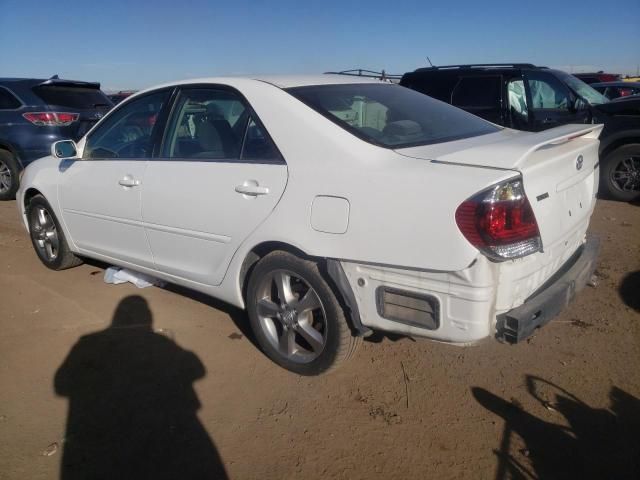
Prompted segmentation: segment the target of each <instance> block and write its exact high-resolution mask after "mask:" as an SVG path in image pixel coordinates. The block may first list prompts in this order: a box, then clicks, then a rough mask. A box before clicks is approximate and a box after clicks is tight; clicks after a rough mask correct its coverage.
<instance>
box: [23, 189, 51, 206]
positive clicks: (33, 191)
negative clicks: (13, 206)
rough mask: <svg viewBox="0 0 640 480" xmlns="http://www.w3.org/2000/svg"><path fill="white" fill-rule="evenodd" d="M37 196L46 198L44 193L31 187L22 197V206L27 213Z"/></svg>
mask: <svg viewBox="0 0 640 480" xmlns="http://www.w3.org/2000/svg"><path fill="white" fill-rule="evenodd" d="M36 195H42V196H43V197H44V195H43V194H42V192H41V191H40V190H38V189H37V188H35V187H29V188H27V189H26V190H25V192H24V195H23V197H22V206H23V208H24V211H25V212H26V211H27V207H28V206H29V203H30V202H31V199H32V198H33V197H35V196H36ZM45 198H46V197H45Z"/></svg>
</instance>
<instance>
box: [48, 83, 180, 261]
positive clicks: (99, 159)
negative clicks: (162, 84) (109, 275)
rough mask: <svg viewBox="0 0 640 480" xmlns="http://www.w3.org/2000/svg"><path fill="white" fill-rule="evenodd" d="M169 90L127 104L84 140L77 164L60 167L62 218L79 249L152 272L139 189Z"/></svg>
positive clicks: (72, 162)
mask: <svg viewBox="0 0 640 480" xmlns="http://www.w3.org/2000/svg"><path fill="white" fill-rule="evenodd" d="M170 95H171V90H164V91H156V92H153V93H150V94H147V95H144V96H142V97H139V98H137V99H135V100H132V101H130V102H127V103H126V104H123V105H122V106H121V107H119V108H118V109H117V110H116V111H114V112H113V113H112V114H111V115H109V117H108V118H105V120H104V122H102V123H101V124H100V125H99V126H98V127H96V129H95V130H94V131H93V132H91V134H90V135H89V136H88V137H87V139H86V143H85V146H84V151H83V158H82V159H81V160H77V161H73V160H65V161H63V162H62V163H61V164H60V171H61V174H60V177H59V178H60V180H59V185H58V196H59V199H60V204H61V206H62V212H63V219H64V222H65V223H66V225H67V228H68V229H69V233H70V235H71V238H72V239H73V241H74V243H75V244H76V245H77V246H78V247H79V248H81V249H82V250H84V251H86V252H90V253H97V254H99V255H105V256H108V257H111V258H115V259H119V260H124V261H126V262H130V263H134V264H137V265H142V266H146V267H150V268H153V261H152V259H151V252H150V249H149V243H148V241H147V238H146V234H145V230H144V227H143V225H142V216H141V208H142V203H141V189H142V187H143V185H144V174H145V169H146V166H147V159H148V158H149V157H150V156H151V153H152V151H153V145H154V142H155V139H156V138H157V136H158V135H157V134H158V131H157V130H158V129H159V127H156V121H157V119H158V117H159V115H160V113H161V112H162V111H163V108H164V107H165V105H166V104H167V102H168V101H169V97H170Z"/></svg>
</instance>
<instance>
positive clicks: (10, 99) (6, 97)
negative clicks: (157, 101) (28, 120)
mask: <svg viewBox="0 0 640 480" xmlns="http://www.w3.org/2000/svg"><path fill="white" fill-rule="evenodd" d="M18 107H20V101H19V100H18V99H17V98H16V97H14V96H13V95H12V94H11V92H8V91H7V90H5V89H4V88H0V110H15V109H16V108H18Z"/></svg>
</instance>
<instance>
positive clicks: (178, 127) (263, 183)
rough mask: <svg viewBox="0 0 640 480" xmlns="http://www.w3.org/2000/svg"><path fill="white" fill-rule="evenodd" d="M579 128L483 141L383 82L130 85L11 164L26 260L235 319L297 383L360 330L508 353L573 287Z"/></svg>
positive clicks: (586, 161)
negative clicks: (89, 268) (86, 270)
mask: <svg viewBox="0 0 640 480" xmlns="http://www.w3.org/2000/svg"><path fill="white" fill-rule="evenodd" d="M601 128H602V127H601V126H598V125H566V126H563V127H559V128H556V129H552V130H547V131H544V132H541V133H526V132H517V131H513V130H509V129H504V128H500V127H498V126H496V125H493V124H491V123H488V122H486V121H484V120H482V119H480V118H478V117H476V116H474V115H471V114H469V113H466V112H464V111H462V110H459V109H457V108H455V107H453V106H450V105H447V104H445V103H442V102H439V101H437V100H434V99H432V98H430V97H427V96H425V95H422V94H420V93H417V92H414V91H412V90H409V89H405V88H404V87H400V86H398V85H392V84H386V83H381V82H378V81H374V80H371V81H369V80H363V79H360V78H358V79H354V78H353V77H344V76H337V75H336V76H334V75H318V76H287V77H263V78H254V79H249V78H206V79H198V80H190V81H184V82H179V83H172V84H168V85H163V86H160V87H156V88H152V89H149V90H146V91H143V92H140V93H138V94H136V95H134V96H132V97H130V98H129V99H127V100H126V101H124V102H122V103H121V104H120V105H118V106H117V107H116V108H115V109H113V110H112V111H111V112H110V113H109V114H108V115H107V116H106V117H105V118H103V119H102V120H101V121H100V122H99V123H98V124H97V125H96V126H95V127H94V128H93V129H92V130H91V131H90V132H89V133H88V134H87V135H86V136H85V137H83V138H82V139H81V140H80V141H79V142H78V143H77V144H75V143H74V142H72V141H63V142H57V143H55V144H54V145H53V146H52V154H51V156H49V157H46V158H43V159H40V160H38V161H37V162H34V163H32V164H31V165H29V166H28V167H27V169H26V170H25V171H24V175H23V178H22V181H21V182H20V184H21V187H20V191H19V192H18V196H17V201H18V205H19V208H20V212H21V214H22V216H23V218H24V223H25V226H26V227H27V229H28V230H29V232H30V236H31V239H32V242H33V246H34V248H35V251H36V253H37V254H38V256H39V258H40V260H42V262H43V263H44V264H45V265H46V266H47V267H49V268H52V269H55V270H60V269H64V268H68V267H72V266H74V265H78V264H79V263H80V262H81V258H82V257H91V258H95V259H99V260H102V261H104V262H107V263H110V264H114V265H119V266H122V267H127V268H129V269H133V270H136V271H139V272H143V273H146V274H149V275H152V276H155V277H159V278H161V279H164V280H166V281H169V282H172V283H176V284H179V285H182V286H185V287H188V288H191V289H194V290H198V291H200V292H204V293H207V294H209V295H212V296H214V297H217V298H219V299H222V300H224V301H226V302H229V303H231V304H233V305H236V306H238V307H241V308H246V309H247V311H248V314H249V319H250V322H251V326H252V328H253V331H254V332H255V336H256V339H257V341H258V342H259V344H260V346H261V347H262V349H263V350H264V352H265V353H266V355H268V356H269V357H270V358H271V359H272V360H273V361H275V362H276V363H278V364H279V365H281V366H283V367H285V368H287V369H289V370H291V371H294V372H297V373H299V374H303V375H313V374H318V373H321V372H324V371H326V370H329V369H331V368H334V367H335V366H337V365H338V364H340V363H341V362H343V361H344V360H346V359H347V358H349V357H350V356H351V355H352V354H353V352H354V351H355V349H356V347H357V346H358V344H359V343H360V341H361V339H362V338H363V337H366V336H367V335H369V334H370V333H372V331H375V330H377V331H389V332H397V333H401V334H406V335H411V336H423V337H429V338H432V339H436V340H439V341H446V342H454V343H459V344H468V343H472V342H476V341H478V340H480V339H483V338H486V337H489V336H494V337H496V338H498V339H500V340H502V341H506V342H518V341H520V340H522V339H523V338H525V337H526V336H528V335H529V334H531V332H532V331H533V330H534V329H535V328H537V327H539V326H541V325H544V324H545V323H546V322H548V321H549V320H550V319H551V318H552V317H553V316H555V315H556V314H557V313H558V312H559V311H560V310H561V309H562V308H563V307H564V306H565V305H566V304H567V303H568V301H569V300H570V299H571V298H572V297H573V295H574V293H575V292H576V291H577V290H579V289H580V288H582V287H583V286H584V285H585V284H586V282H587V281H588V279H589V277H590V275H591V274H592V272H593V270H594V268H595V259H596V257H597V250H598V245H597V241H596V240H594V239H591V238H588V237H587V236H586V231H587V226H588V224H589V219H590V217H591V214H592V212H593V208H594V205H595V194H596V191H597V190H598V188H597V186H598V185H597V182H598V174H597V169H598V143H599V142H598V136H599V134H600V131H601Z"/></svg>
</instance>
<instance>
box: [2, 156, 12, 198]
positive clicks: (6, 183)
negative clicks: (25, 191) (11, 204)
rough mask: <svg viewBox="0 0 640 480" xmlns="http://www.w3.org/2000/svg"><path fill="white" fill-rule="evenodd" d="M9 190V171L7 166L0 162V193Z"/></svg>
mask: <svg viewBox="0 0 640 480" xmlns="http://www.w3.org/2000/svg"><path fill="white" fill-rule="evenodd" d="M10 188H11V170H9V166H8V165H7V164H6V163H4V162H3V161H2V160H0V193H5V192H8V191H9V189H10Z"/></svg>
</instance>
